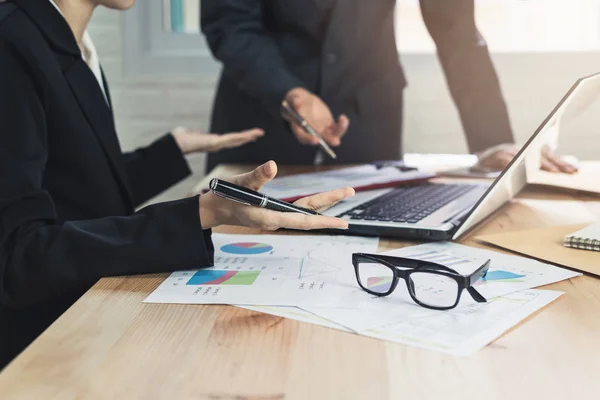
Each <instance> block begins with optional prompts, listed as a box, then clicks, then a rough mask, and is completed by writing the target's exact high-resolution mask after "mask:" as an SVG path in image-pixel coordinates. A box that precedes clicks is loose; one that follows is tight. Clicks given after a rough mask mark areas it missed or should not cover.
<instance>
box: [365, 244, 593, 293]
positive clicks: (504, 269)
mask: <svg viewBox="0 0 600 400" xmlns="http://www.w3.org/2000/svg"><path fill="white" fill-rule="evenodd" d="M382 254H386V255H389V256H397V257H406V258H415V259H419V260H427V261H432V262H436V263H439V264H443V265H445V266H447V267H450V268H452V269H454V270H456V271H457V272H459V273H461V274H464V275H468V274H469V273H471V272H473V271H474V270H476V269H477V268H478V267H479V266H481V265H482V264H483V263H484V262H485V261H486V260H488V259H489V260H491V263H490V268H489V270H488V273H487V275H486V277H485V278H484V279H483V280H480V281H479V282H477V283H476V284H475V288H476V289H477V291H478V292H479V293H481V294H482V295H483V297H485V298H486V299H488V300H489V299H491V298H494V297H498V296H504V295H507V294H510V293H514V292H518V291H520V290H525V289H531V288H535V287H539V286H543V285H549V284H551V283H555V282H559V281H562V280H565V279H570V278H573V277H576V276H579V275H581V274H580V273H578V272H573V271H569V270H567V269H564V268H559V267H555V266H553V265H550V264H544V263H542V262H539V261H535V260H531V259H527V258H524V257H519V256H513V255H508V254H502V253H498V252H495V251H490V250H484V249H478V248H475V247H471V246H464V245H461V244H457V243H452V242H434V243H427V244H422V245H419V246H411V247H404V248H402V249H398V250H392V251H388V252H385V253H382ZM373 284H374V285H381V284H387V283H386V282H383V281H382V282H373ZM431 285H432V287H433V285H434V282H431ZM406 299H408V300H409V301H411V300H410V297H409V295H408V289H407V288H406V284H405V283H404V282H402V284H398V286H397V288H396V290H395V291H394V292H393V293H392V294H391V295H390V296H387V297H383V298H379V300H381V301H405V300H406ZM472 303H475V301H474V300H473V299H472V298H471V296H469V294H468V293H467V292H466V291H465V292H464V293H463V294H462V296H461V301H460V304H459V305H466V304H472Z"/></svg>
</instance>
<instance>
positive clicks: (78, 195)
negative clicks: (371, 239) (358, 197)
mask: <svg viewBox="0 0 600 400" xmlns="http://www.w3.org/2000/svg"><path fill="white" fill-rule="evenodd" d="M133 3H134V1H133V0H55V2H51V1H50V0H12V1H8V2H0V369H1V368H2V367H3V366H4V365H5V364H6V363H8V362H9V361H10V360H11V359H12V358H13V357H14V356H15V355H17V354H18V353H19V352H20V351H21V350H22V349H23V348H24V347H25V346H27V345H28V344H29V343H30V342H31V341H32V340H33V339H34V338H35V337H36V336H37V335H39V334H40V333H41V332H42V331H43V330H44V329H45V328H46V327H48V326H49V324H50V323H52V322H53V321H54V320H55V319H56V318H57V317H58V316H59V315H60V314H61V313H62V312H64V311H65V310H66V309H67V308H68V307H69V306H70V305H71V304H72V303H73V302H74V301H75V300H76V299H77V298H78V297H79V296H80V295H81V294H83V293H84V292H85V291H86V290H87V289H88V288H89V287H90V286H91V285H92V284H94V282H95V281H96V280H98V279H99V278H101V277H105V276H115V275H129V274H141V273H155V272H169V271H174V270H178V269H192V268H194V269H195V268H202V267H208V266H211V265H212V263H213V247H212V242H211V239H210V232H211V231H210V229H211V228H212V227H215V226H217V225H220V224H230V225H234V224H235V225H246V226H253V227H260V228H263V229H269V230H274V229H277V228H279V227H290V228H298V229H312V228H327V227H328V228H341V229H343V228H345V227H347V223H346V222H345V221H343V220H340V219H337V218H329V217H323V216H310V217H307V216H304V215H300V214H296V213H288V214H284V213H277V212H273V211H268V210H264V209H260V208H255V207H247V206H243V205H239V204H237V203H234V202H231V201H227V200H224V199H221V198H218V197H215V196H214V195H212V194H204V195H202V196H194V197H190V198H187V199H183V200H179V201H173V202H167V203H160V204H155V205H151V206H148V207H145V208H142V209H141V210H139V211H137V212H136V211H135V209H136V208H137V207H138V206H140V204H142V203H144V202H145V201H147V200H148V199H150V198H151V197H153V196H154V195H155V194H157V193H159V192H161V191H163V190H165V189H166V188H167V187H169V186H170V185H172V184H174V183H175V182H177V181H179V180H180V179H182V178H184V177H185V176H187V175H188V174H189V173H190V170H189V168H188V165H187V163H186V161H185V158H184V153H188V152H193V151H199V150H218V149H220V148H221V147H223V146H234V145H239V144H242V143H244V142H248V141H251V140H255V139H256V138H257V137H258V136H260V131H251V132H245V133H241V134H235V135H233V136H231V135H230V136H227V137H226V138H225V139H219V138H218V137H214V136H211V135H199V134H197V133H194V132H190V131H188V130H186V129H184V128H179V129H176V130H174V131H173V132H172V133H170V134H167V135H165V136H164V137H162V138H160V139H159V140H157V141H156V142H155V143H153V144H151V145H150V146H149V147H146V148H142V149H139V150H137V151H134V152H131V153H126V154H123V153H122V152H121V149H120V146H119V142H118V140H117V135H116V132H115V126H114V120H113V115H112V109H111V107H112V106H111V101H110V93H109V89H108V86H107V85H106V82H105V80H104V78H103V76H102V71H101V68H100V64H99V62H98V60H97V55H96V53H95V51H94V49H93V44H92V42H91V39H90V38H89V35H87V34H86V32H85V29H86V26H87V23H88V21H89V20H90V18H91V16H92V13H93V11H94V9H95V7H96V6H97V5H105V6H108V7H110V8H117V9H125V8H128V7H130V6H131V5H132V4H133ZM276 173H277V166H276V164H275V163H274V162H272V161H271V162H268V163H266V164H264V165H262V166H261V167H259V168H257V169H256V170H254V171H253V172H250V173H248V174H244V175H239V176H236V177H233V178H232V180H233V181H234V182H236V183H238V184H240V185H243V186H246V187H250V188H253V189H255V190H258V189H259V188H260V187H261V186H262V185H263V184H264V183H266V182H268V181H269V180H271V179H272V178H273V177H274V176H275V174H276ZM352 193H353V191H352V189H349V188H346V189H341V190H338V191H335V192H329V193H324V194H321V195H317V196H313V197H312V198H307V199H303V200H299V203H298V204H300V205H302V206H307V207H308V206H310V207H312V208H315V209H316V208H319V207H321V206H323V207H326V206H328V205H330V204H332V203H335V202H337V201H339V200H341V199H343V198H345V197H347V196H349V195H351V194H352ZM0 397H1V396H0Z"/></svg>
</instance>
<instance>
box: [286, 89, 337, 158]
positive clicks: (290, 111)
mask: <svg viewBox="0 0 600 400" xmlns="http://www.w3.org/2000/svg"><path fill="white" fill-rule="evenodd" d="M281 114H282V115H283V117H284V118H285V119H287V120H288V121H289V119H288V118H291V119H292V121H290V122H295V123H296V124H298V125H299V126H300V127H301V128H302V129H304V131H305V132H306V133H308V134H310V135H312V136H313V137H315V138H317V140H318V141H319V145H320V146H321V148H322V149H323V150H324V151H325V153H327V154H328V155H329V157H331V158H333V159H334V160H335V159H336V158H337V155H336V154H335V153H334V152H333V150H331V147H329V145H328V144H327V142H325V140H323V138H322V137H321V135H319V132H317V131H316V130H315V129H314V128H313V127H312V126H311V125H310V124H309V123H308V121H306V120H305V119H304V118H302V117H301V116H300V114H298V113H297V112H296V110H294V108H293V107H292V106H290V104H289V103H288V102H287V100H284V101H283V102H282V103H281Z"/></svg>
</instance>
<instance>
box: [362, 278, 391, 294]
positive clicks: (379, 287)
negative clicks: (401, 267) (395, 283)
mask: <svg viewBox="0 0 600 400" xmlns="http://www.w3.org/2000/svg"><path fill="white" fill-rule="evenodd" d="M392 280H393V279H392V277H391V276H370V277H369V278H368V279H367V289H369V290H371V291H373V292H376V293H386V292H388V291H389V290H390V287H392Z"/></svg>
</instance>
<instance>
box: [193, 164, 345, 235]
mask: <svg viewBox="0 0 600 400" xmlns="http://www.w3.org/2000/svg"><path fill="white" fill-rule="evenodd" d="M275 175H277V164H275V162H274V161H269V162H267V163H266V164H263V165H261V166H260V167H258V168H256V169H255V170H254V171H252V172H248V173H246V174H242V175H237V176H234V177H233V178H232V179H231V182H232V183H235V184H237V185H240V186H244V187H247V188H250V189H253V190H260V188H261V187H262V186H263V185H264V184H266V183H267V182H269V181H270V180H272V179H273V178H274V177H275ZM353 195H354V189H352V188H343V189H338V190H333V191H330V192H325V193H321V194H317V195H314V196H309V197H305V198H303V199H300V200H298V201H296V202H295V203H294V204H296V205H298V206H301V207H304V208H308V209H311V210H314V211H323V210H325V209H327V208H329V207H331V206H333V205H334V204H336V203H337V202H339V201H341V200H343V199H345V198H347V197H350V196H353ZM200 220H201V221H202V227H203V228H204V229H209V228H213V227H215V226H218V225H241V226H248V227H252V228H260V229H263V230H267V231H275V230H277V229H279V228H288V229H302V230H310V229H328V228H330V229H347V228H348V222H347V221H345V220H343V219H341V218H335V217H326V216H321V215H319V216H317V215H304V214H300V213H283V212H277V211H271V210H267V209H264V208H260V207H253V206H247V205H244V204H240V203H236V202H233V201H231V200H226V199H223V198H221V197H218V196H216V195H214V194H213V193H206V194H203V195H202V196H200Z"/></svg>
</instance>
